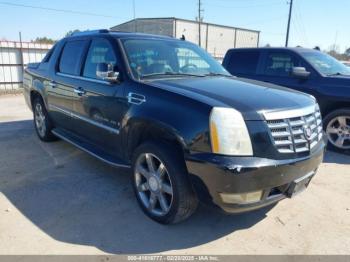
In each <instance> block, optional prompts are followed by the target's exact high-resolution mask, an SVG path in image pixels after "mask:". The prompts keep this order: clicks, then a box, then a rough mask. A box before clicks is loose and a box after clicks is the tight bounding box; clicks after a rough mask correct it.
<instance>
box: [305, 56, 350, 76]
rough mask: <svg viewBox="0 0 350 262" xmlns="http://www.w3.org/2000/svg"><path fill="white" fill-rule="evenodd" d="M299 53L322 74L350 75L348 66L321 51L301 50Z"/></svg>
mask: <svg viewBox="0 0 350 262" xmlns="http://www.w3.org/2000/svg"><path fill="white" fill-rule="evenodd" d="M301 55H302V56H303V57H304V58H305V59H306V60H307V61H308V62H309V63H310V64H311V65H313V66H314V67H315V68H316V70H317V71H319V72H320V73H321V74H324V75H350V68H348V67H347V66H345V65H343V64H342V63H340V62H339V61H338V60H337V59H335V58H333V57H331V56H330V55H327V54H325V53H322V52H302V53H301Z"/></svg>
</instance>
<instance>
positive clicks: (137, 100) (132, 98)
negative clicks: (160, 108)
mask: <svg viewBox="0 0 350 262" xmlns="http://www.w3.org/2000/svg"><path fill="white" fill-rule="evenodd" d="M126 98H127V99H128V102H129V103H130V104H135V105H141V104H142V103H144V102H146V97H145V96H144V95H140V94H135V93H131V92H130V93H129V94H128V95H127V97H126Z"/></svg>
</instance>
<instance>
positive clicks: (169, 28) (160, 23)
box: [111, 18, 174, 36]
mask: <svg viewBox="0 0 350 262" xmlns="http://www.w3.org/2000/svg"><path fill="white" fill-rule="evenodd" d="M111 30H112V31H125V32H139V33H147V34H156V35H167V36H173V35H174V33H173V30H174V20H173V19H166V18H164V19H137V20H134V21H129V22H126V23H124V24H120V25H117V26H114V27H112V28H111Z"/></svg>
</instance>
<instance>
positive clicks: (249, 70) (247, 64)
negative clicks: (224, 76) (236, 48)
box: [228, 51, 260, 75]
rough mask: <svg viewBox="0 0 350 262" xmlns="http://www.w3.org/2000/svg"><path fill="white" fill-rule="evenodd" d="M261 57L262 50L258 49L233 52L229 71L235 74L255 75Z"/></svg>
mask: <svg viewBox="0 0 350 262" xmlns="http://www.w3.org/2000/svg"><path fill="white" fill-rule="evenodd" d="M259 57H260V52H258V51H243V52H232V53H231V56H230V61H229V64H228V71H229V72H230V73H231V74H233V75H235V74H237V75H239V74H243V75H255V74H256V70H257V67H258V63H259Z"/></svg>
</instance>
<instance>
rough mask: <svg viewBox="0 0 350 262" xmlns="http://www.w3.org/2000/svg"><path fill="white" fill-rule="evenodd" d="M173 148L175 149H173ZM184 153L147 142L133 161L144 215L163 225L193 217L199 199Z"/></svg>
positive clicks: (163, 145)
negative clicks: (189, 176) (189, 175)
mask: <svg viewBox="0 0 350 262" xmlns="http://www.w3.org/2000/svg"><path fill="white" fill-rule="evenodd" d="M172 149H173V147H172ZM180 156H181V155H180V153H178V154H177V151H175V152H174V150H170V146H166V145H165V144H160V143H154V142H146V143H144V144H142V145H141V146H139V147H138V148H137V149H136V150H135V152H134V154H133V158H132V170H133V176H132V185H133V189H134V192H135V195H136V198H137V201H138V203H139V205H140V207H141V209H142V210H143V212H144V213H145V214H146V215H147V216H149V217H150V218H152V219H153V220H155V221H157V222H159V223H161V224H174V223H178V222H181V221H183V220H185V219H187V218H188V217H190V216H191V215H192V214H193V213H194V212H195V211H196V208H197V205H198V200H197V197H196V195H195V193H194V191H193V190H192V187H191V184H190V182H189V178H188V173H187V169H186V165H185V163H184V160H183V159H182V158H181V157H180Z"/></svg>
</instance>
